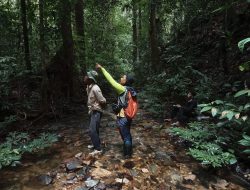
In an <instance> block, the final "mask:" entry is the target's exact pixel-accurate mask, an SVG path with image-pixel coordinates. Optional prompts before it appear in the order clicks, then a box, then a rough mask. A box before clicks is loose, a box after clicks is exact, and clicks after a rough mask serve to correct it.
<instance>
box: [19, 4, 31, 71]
mask: <svg viewBox="0 0 250 190" xmlns="http://www.w3.org/2000/svg"><path fill="white" fill-rule="evenodd" d="M21 17H22V27H23V40H24V52H25V63H26V68H27V70H31V69H32V67H31V62H30V50H29V37H28V27H27V13H26V2H25V0H21Z"/></svg>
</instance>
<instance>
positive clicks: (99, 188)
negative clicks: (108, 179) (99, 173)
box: [94, 183, 106, 190]
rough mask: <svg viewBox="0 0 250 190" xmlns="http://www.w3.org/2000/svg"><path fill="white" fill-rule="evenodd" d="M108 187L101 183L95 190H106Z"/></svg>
mask: <svg viewBox="0 0 250 190" xmlns="http://www.w3.org/2000/svg"><path fill="white" fill-rule="evenodd" d="M105 189H106V186H105V184H104V183H99V184H98V185H97V186H96V187H94V190H105Z"/></svg>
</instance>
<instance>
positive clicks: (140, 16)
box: [138, 6, 142, 60]
mask: <svg viewBox="0 0 250 190" xmlns="http://www.w3.org/2000/svg"><path fill="white" fill-rule="evenodd" d="M141 10H142V9H141V6H139V16H138V57H139V58H138V60H141V48H142V46H141V43H142V42H141V41H142V12H141Z"/></svg>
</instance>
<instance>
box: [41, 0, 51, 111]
mask: <svg viewBox="0 0 250 190" xmlns="http://www.w3.org/2000/svg"><path fill="white" fill-rule="evenodd" d="M39 36H40V53H41V55H40V56H41V68H42V75H43V79H42V85H41V94H42V110H43V112H48V110H49V104H48V93H47V92H48V76H47V73H46V58H45V57H46V51H45V39H44V0H39Z"/></svg>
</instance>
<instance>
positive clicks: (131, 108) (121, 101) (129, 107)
mask: <svg viewBox="0 0 250 190" xmlns="http://www.w3.org/2000/svg"><path fill="white" fill-rule="evenodd" d="M122 108H123V109H124V114H125V116H126V117H127V118H128V119H133V118H134V117H135V115H136V113H137V110H138V102H137V98H136V92H135V91H134V89H133V88H131V87H126V91H125V92H124V93H123V94H121V95H120V96H118V104H115V106H114V109H113V110H117V111H115V112H116V113H118V112H119V111H120V110H121V109H122Z"/></svg>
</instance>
